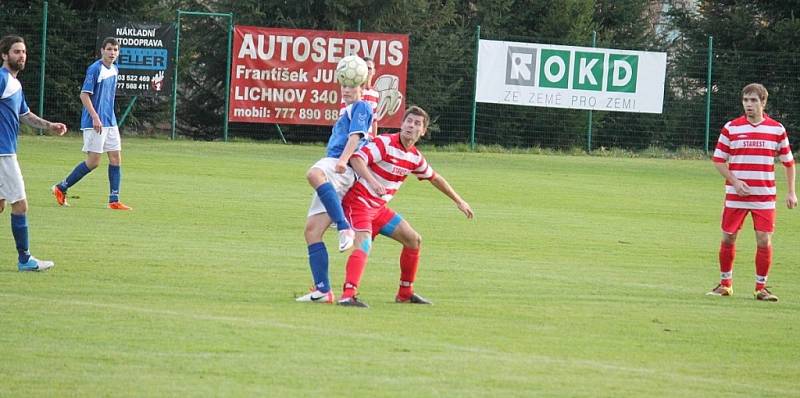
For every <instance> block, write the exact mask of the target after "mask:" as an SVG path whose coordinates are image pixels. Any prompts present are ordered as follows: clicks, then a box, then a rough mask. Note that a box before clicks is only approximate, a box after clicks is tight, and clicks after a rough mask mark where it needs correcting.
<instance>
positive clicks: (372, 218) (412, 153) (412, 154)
mask: <svg viewBox="0 0 800 398" xmlns="http://www.w3.org/2000/svg"><path fill="white" fill-rule="evenodd" d="M429 120H430V119H429V117H428V114H427V113H426V112H425V111H424V110H423V109H422V108H419V107H416V106H412V107H410V108H409V109H408V110H406V113H405V116H404V117H403V124H402V125H401V127H400V132H399V133H395V134H384V135H380V136H378V137H377V138H376V139H375V140H374V141H373V142H371V143H369V144H367V145H365V146H364V147H362V148H361V149H360V150H359V151H358V152H356V153H355V154H354V155H353V156H352V157H351V158H350V164H351V166H352V167H353V170H355V172H356V173H357V174H358V175H359V176H360V178H359V180H358V181H357V182H356V184H355V185H353V188H351V189H350V191H348V192H347V194H346V195H345V197H344V199H342V207H343V208H344V211H345V215H346V216H347V217H348V219H349V220H350V224H351V225H352V227H353V229H354V230H355V231H356V240H355V244H354V245H353V247H354V249H353V252H352V253H351V254H350V257H349V258H348V259H347V268H346V272H347V275H346V278H345V284H344V293H343V294H342V298H341V300H339V304H340V305H348V306H357V307H366V306H367V305H366V304H364V303H363V302H361V301H359V300H357V299H356V297H355V296H356V291H357V289H358V285H359V283H360V282H361V276H362V275H363V273H364V268H365V267H366V265H367V257H368V256H369V252H370V249H371V247H372V240H373V239H374V238H375V236H376V235H377V234H378V233H380V234H382V235H386V236H388V237H390V238H392V239H394V240H396V241H398V242H400V243H401V244H402V245H403V250H402V252H401V254H400V288H399V290H398V292H397V295H396V296H395V301H396V302H398V303H413V304H430V302H429V301H428V300H426V299H424V298H422V297H421V296H419V295H417V294H416V293H414V280H415V279H416V275H417V268H418V267H419V252H420V246H421V244H422V238H421V237H420V235H419V233H417V231H415V230H414V228H412V227H411V224H409V223H408V221H406V220H404V219H403V218H402V217H400V215H399V214H397V213H395V212H394V211H393V210H392V209H390V208H388V207H387V206H386V205H387V202H388V201H390V200H391V199H392V197H394V195H395V194H396V193H397V190H398V189H400V186H401V185H402V184H403V181H405V179H406V177H408V175H409V174H414V175H415V176H416V177H417V178H418V179H420V180H428V181H430V183H431V184H432V185H433V186H434V187H436V188H437V189H438V190H439V191H441V192H442V193H444V194H445V195H447V196H448V197H449V198H450V199H452V200H453V202H455V203H456V206H458V209H459V210H461V212H463V213H464V214H465V215H466V216H467V218H472V217H473V215H474V214H473V212H472V208H471V207H470V206H469V204H468V203H467V202H465V201H464V200H463V199H462V198H461V196H459V194H458V193H456V191H455V190H454V189H453V188H452V187H451V186H450V184H449V183H448V182H447V180H445V179H444V177H442V176H441V175H439V174H437V173H436V172H434V171H433V169H432V168H431V167H430V165H428V162H427V161H426V160H425V157H424V156H422V153H420V152H419V150H417V148H416V147H415V144H416V143H417V141H419V139H420V138H421V137H422V136H423V135H425V132H426V131H427V128H428V122H429Z"/></svg>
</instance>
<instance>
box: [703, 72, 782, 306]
mask: <svg viewBox="0 0 800 398" xmlns="http://www.w3.org/2000/svg"><path fill="white" fill-rule="evenodd" d="M768 95H769V94H768V92H767V89H766V88H764V86H762V85H761V84H757V83H752V84H749V85H747V86H745V88H744V89H743V90H742V106H743V107H744V112H745V114H744V115H743V116H740V117H738V118H736V119H733V120H731V121H730V122H728V123H726V124H725V126H724V127H723V128H722V133H721V134H720V136H719V141H718V142H717V148H716V150H715V151H714V158H713V160H714V166H716V168H717V170H718V171H719V173H720V174H721V175H722V176H723V177H725V206H724V210H723V212H722V242H721V243H720V249H719V268H720V283H719V285H718V286H717V287H716V288H714V289H713V290H711V291H710V292H709V293H708V294H709V295H715V296H730V295H731V294H733V259H734V257H735V252H736V250H735V243H736V237H737V235H738V233H739V229H741V227H742V224H743V223H744V219H745V217H746V216H747V214H748V213H750V214H751V216H752V218H753V226H754V229H755V231H756V246H757V249H756V259H755V263H756V289H755V293H754V295H755V298H756V299H757V300H763V301H778V297H777V296H775V295H774V294H772V293H771V292H770V291H769V290H767V288H766V284H767V275H768V273H769V268H770V265H771V264H772V243H771V239H772V233H773V231H774V230H775V198H776V188H775V157H776V156H777V157H778V158H779V159H780V161H781V163H782V164H783V166H784V167H785V168H786V181H787V188H788V192H787V195H786V207H788V208H789V209H793V208H795V207H796V206H797V195H796V194H795V167H794V157H793V156H792V149H791V146H789V138H788V136H787V134H786V129H784V127H783V125H782V124H780V123H778V122H777V121H776V120H774V119H772V118H770V117H769V116H767V115H766V114H765V113H764V107H765V106H766V105H767V97H768Z"/></svg>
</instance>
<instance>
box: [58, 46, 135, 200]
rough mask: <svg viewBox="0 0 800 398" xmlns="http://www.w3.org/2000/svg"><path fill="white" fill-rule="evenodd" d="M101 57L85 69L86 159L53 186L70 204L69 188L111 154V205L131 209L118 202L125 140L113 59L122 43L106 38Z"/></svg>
mask: <svg viewBox="0 0 800 398" xmlns="http://www.w3.org/2000/svg"><path fill="white" fill-rule="evenodd" d="M100 53H101V58H100V59H98V60H97V61H95V62H94V63H93V64H91V65H89V68H87V69H86V79H85V80H84V81H83V87H82V88H81V103H83V113H82V114H81V131H83V152H86V161H83V162H80V163H78V165H77V166H75V168H74V169H73V170H72V172H71V173H70V174H69V175H68V176H67V178H65V179H64V181H61V182H60V183H58V184H56V185H53V187H52V188H51V190H52V192H53V196H55V198H56V202H58V204H59V206H69V204H68V203H67V190H68V189H69V188H70V187H71V186H73V185H75V184H77V183H78V181H80V180H81V178H83V177H85V176H86V175H87V174H89V173H90V172H91V171H92V170H94V169H96V168H97V166H99V165H100V157H101V155H102V154H103V153H107V154H108V184H109V190H110V194H109V195H108V208H109V209H113V210H131V208H130V207H128V206H126V205H124V204H123V203H122V202H120V201H119V186H120V182H121V180H122V170H121V166H122V140H121V138H120V135H119V128H117V116H116V115H115V114H114V97H115V96H116V93H117V75H118V74H119V70H118V69H117V66H116V65H114V61H115V60H116V59H117V56H118V55H119V43H118V42H117V39H115V38H113V37H107V38H105V39H104V40H103V44H102V46H101V48H100Z"/></svg>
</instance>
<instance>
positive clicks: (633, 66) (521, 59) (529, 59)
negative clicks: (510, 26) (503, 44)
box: [506, 46, 639, 93]
mask: <svg viewBox="0 0 800 398" xmlns="http://www.w3.org/2000/svg"><path fill="white" fill-rule="evenodd" d="M537 51H539V53H538V59H537ZM537 65H538V68H536V67H535V66H537ZM638 69H639V56H638V55H633V54H614V53H610V52H600V51H596V52H595V51H579V50H578V49H574V50H570V49H556V48H542V49H541V50H539V49H537V48H531V47H513V46H509V47H508V57H507V61H506V84H510V85H517V86H534V85H535V83H537V82H538V85H539V87H542V88H553V89H573V90H586V91H610V92H618V93H635V92H636V82H637V77H638ZM534 71H535V72H534ZM534 73H535V74H536V75H534ZM537 77H538V78H537Z"/></svg>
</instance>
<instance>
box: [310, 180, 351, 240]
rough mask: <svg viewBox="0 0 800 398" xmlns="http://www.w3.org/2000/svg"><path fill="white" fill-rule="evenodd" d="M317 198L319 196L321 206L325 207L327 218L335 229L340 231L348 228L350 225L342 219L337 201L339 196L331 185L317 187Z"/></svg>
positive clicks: (340, 206)
mask: <svg viewBox="0 0 800 398" xmlns="http://www.w3.org/2000/svg"><path fill="white" fill-rule="evenodd" d="M317 196H319V200H320V202H322V205H323V206H325V211H326V212H327V213H328V217H330V218H331V220H333V222H335V223H336V229H338V230H339V231H341V230H343V229H348V228H350V223H348V222H347V220H346V219H345V218H344V210H343V209H342V201H341V200H339V195H337V194H336V189H334V188H333V184H331V183H329V182H326V183H324V184H322V185H320V186H319V187H317Z"/></svg>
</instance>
